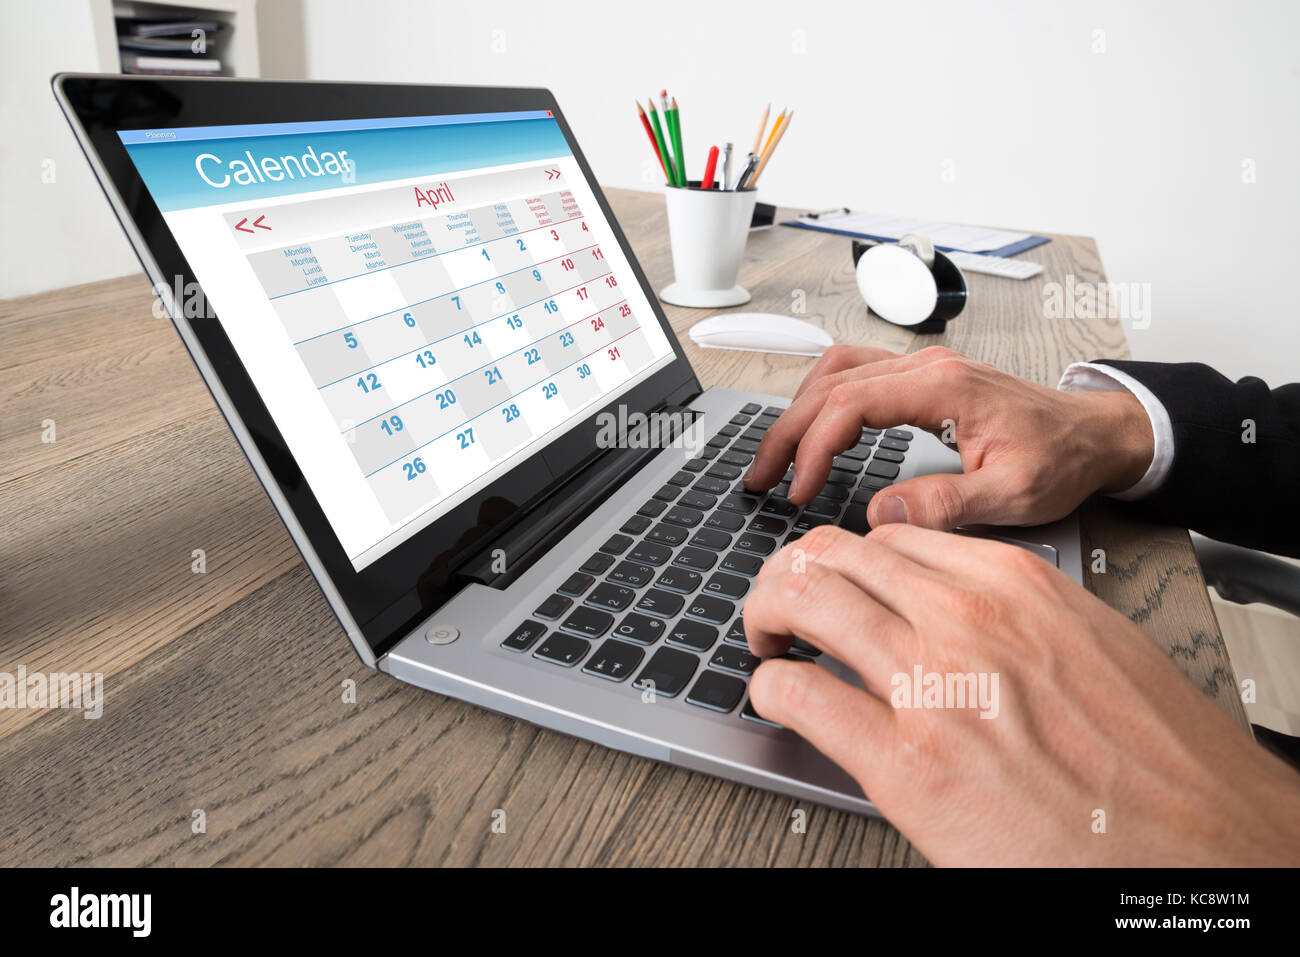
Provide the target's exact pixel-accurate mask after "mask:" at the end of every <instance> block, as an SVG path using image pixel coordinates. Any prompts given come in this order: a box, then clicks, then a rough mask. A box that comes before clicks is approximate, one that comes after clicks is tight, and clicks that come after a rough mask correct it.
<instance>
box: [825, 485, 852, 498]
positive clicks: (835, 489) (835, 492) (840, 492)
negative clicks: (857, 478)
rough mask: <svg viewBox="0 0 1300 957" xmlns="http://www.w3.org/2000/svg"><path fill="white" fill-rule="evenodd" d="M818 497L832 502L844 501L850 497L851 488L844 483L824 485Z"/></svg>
mask: <svg viewBox="0 0 1300 957" xmlns="http://www.w3.org/2000/svg"><path fill="white" fill-rule="evenodd" d="M850 484H852V483H850ZM817 497H818V498H825V499H829V500H830V501H832V502H843V501H844V500H845V499H846V498H848V497H849V490H848V488H846V487H845V486H843V485H823V486H822V490H821V491H820V492H818V493H817Z"/></svg>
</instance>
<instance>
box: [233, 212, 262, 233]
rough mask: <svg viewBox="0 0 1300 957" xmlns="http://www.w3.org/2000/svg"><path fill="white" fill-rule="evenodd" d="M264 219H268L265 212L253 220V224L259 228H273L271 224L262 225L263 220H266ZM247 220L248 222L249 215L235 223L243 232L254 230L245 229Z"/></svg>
mask: <svg viewBox="0 0 1300 957" xmlns="http://www.w3.org/2000/svg"><path fill="white" fill-rule="evenodd" d="M264 219H266V215H265V214H263V215H261V216H258V217H257V219H255V220H253V225H254V226H256V227H257V228H258V229H267V230H269V229H270V228H271V227H270V226H263V225H262V220H264ZM246 222H248V217H247V216H245V217H244V218H243V219H241V220H240V221H239V222H237V223H235V228H236V229H238V230H239V231H240V232H241V233H251V232H252V230H251V229H245V228H244V223H246Z"/></svg>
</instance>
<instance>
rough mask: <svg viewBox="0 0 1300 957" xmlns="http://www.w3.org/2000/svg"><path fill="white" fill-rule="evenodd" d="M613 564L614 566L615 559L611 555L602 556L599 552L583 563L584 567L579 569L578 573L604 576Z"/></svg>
mask: <svg viewBox="0 0 1300 957" xmlns="http://www.w3.org/2000/svg"><path fill="white" fill-rule="evenodd" d="M612 564H614V559H613V558H611V557H610V556H609V555H602V554H600V552H597V553H596V554H595V555H592V556H591V557H590V558H588V559H587V560H586V561H585V562H583V563H582V567H581V568H579V569H578V571H580V572H583V573H585V574H587V575H603V574H604V573H605V569H606V568H608V567H609V566H610V565H612Z"/></svg>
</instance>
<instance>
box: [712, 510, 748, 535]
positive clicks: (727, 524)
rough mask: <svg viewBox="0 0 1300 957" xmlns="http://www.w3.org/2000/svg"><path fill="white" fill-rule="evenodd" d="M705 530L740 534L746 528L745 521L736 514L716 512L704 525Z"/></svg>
mask: <svg viewBox="0 0 1300 957" xmlns="http://www.w3.org/2000/svg"><path fill="white" fill-rule="evenodd" d="M704 527H705V528H716V529H720V530H722V531H724V532H738V531H740V530H741V529H742V528H744V527H745V520H744V519H743V518H741V517H740V516H739V515H737V514H735V513H734V512H714V513H713V514H712V515H710V516H709V518H708V520H707V521H706V522H705V523H704Z"/></svg>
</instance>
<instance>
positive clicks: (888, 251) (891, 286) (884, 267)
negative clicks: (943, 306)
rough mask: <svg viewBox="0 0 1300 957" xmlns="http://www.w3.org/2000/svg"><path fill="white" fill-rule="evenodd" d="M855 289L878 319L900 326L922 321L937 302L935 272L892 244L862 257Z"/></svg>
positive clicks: (928, 316) (872, 250)
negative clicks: (856, 288)
mask: <svg viewBox="0 0 1300 957" xmlns="http://www.w3.org/2000/svg"><path fill="white" fill-rule="evenodd" d="M858 290H859V291H860V292H861V293H862V298H863V299H865V300H866V301H867V305H868V306H869V307H870V308H871V309H872V310H873V311H874V312H875V313H876V314H877V315H878V316H880V317H881V318H882V319H885V320H887V321H889V322H892V323H895V324H897V325H900V326H915V325H919V324H920V323H922V322H925V320H927V319H929V318H930V316H931V314H932V313H933V312H934V307H935V306H936V305H937V304H938V302H939V286H938V284H937V283H936V282H935V280H934V273H932V272H931V271H930V270H929V268H927V267H926V265H925V263H923V262H922V261H921V260H920V259H919V258H918V257H917V256H916V255H915V254H914V253H912V252H911V251H909V250H907V249H900V248H899V247H898V246H896V245H894V244H892V243H889V244H885V243H882V244H881V245H879V246H872V247H871V248H870V249H868V250H867V251H866V252H865V253H863V254H862V258H860V259H859V260H858Z"/></svg>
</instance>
